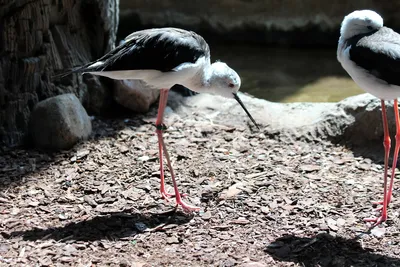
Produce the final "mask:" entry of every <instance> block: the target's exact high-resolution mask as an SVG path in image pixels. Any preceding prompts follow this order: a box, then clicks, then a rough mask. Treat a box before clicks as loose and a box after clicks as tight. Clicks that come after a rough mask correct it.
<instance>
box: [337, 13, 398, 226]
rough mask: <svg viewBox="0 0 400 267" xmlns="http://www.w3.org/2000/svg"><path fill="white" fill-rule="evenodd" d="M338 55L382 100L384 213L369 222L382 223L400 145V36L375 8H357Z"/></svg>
mask: <svg viewBox="0 0 400 267" xmlns="http://www.w3.org/2000/svg"><path fill="white" fill-rule="evenodd" d="M337 58H338V60H339V62H340V63H341V64H342V66H343V68H344V69H345V70H346V71H347V72H348V74H349V75H350V76H351V78H353V80H354V81H355V82H356V83H357V84H358V86H360V87H361V88H362V89H363V90H365V91H366V92H368V93H370V94H372V95H374V96H376V97H378V98H379V99H381V105H382V120H383V130H384V142H383V144H384V147H385V163H384V164H385V168H384V177H383V179H384V192H383V193H384V196H383V201H380V202H376V203H377V204H381V205H382V207H380V208H379V209H378V210H381V216H380V217H378V218H367V219H365V221H370V222H374V225H378V224H380V223H381V222H384V221H386V220H387V206H388V205H389V203H390V200H391V197H392V190H393V180H394V176H395V169H396V164H397V156H398V153H399V148H400V125H399V123H400V122H399V111H398V101H397V98H398V97H400V35H399V34H398V33H396V32H395V31H393V30H392V29H390V28H387V27H384V26H383V19H382V17H381V16H380V15H379V14H377V13H376V12H374V11H371V10H357V11H354V12H352V13H350V14H349V15H347V16H345V17H344V19H343V22H342V25H341V29H340V38H339V44H338V48H337ZM386 100H394V114H395V119H396V131H397V132H396V146H395V151H394V157H393V164H392V174H391V178H390V183H389V187H388V185H387V172H388V159H389V151H390V142H391V140H390V137H389V127H388V122H387V116H386V108H385V101H386Z"/></svg>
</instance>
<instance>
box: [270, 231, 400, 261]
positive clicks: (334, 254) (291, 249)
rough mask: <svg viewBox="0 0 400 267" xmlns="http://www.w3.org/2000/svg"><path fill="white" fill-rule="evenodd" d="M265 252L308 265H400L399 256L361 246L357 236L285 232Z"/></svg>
mask: <svg viewBox="0 0 400 267" xmlns="http://www.w3.org/2000/svg"><path fill="white" fill-rule="evenodd" d="M266 253H268V254H270V255H271V256H272V257H273V258H274V259H275V260H276V261H282V262H293V263H298V264H300V266H305V267H317V266H320V267H336V266H338V267H339V266H359V267H361V266H363V267H367V266H382V267H384V266H385V267H389V266H400V259H399V258H393V257H388V256H384V255H380V254H377V253H373V252H372V250H371V249H367V248H362V247H361V244H360V242H359V241H358V240H357V239H346V238H343V237H334V236H331V235H329V234H319V235H317V236H315V237H312V238H303V237H296V236H292V235H288V236H283V237H280V238H278V239H277V240H275V241H274V242H273V243H271V244H270V245H269V246H268V247H267V249H266Z"/></svg>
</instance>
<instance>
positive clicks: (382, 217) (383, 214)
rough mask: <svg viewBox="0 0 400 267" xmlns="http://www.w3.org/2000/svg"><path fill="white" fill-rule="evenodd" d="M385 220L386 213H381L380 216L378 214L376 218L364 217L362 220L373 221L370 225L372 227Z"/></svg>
mask: <svg viewBox="0 0 400 267" xmlns="http://www.w3.org/2000/svg"><path fill="white" fill-rule="evenodd" d="M386 220H387V213H382V215H381V216H379V217H378V218H365V219H364V222H372V223H374V224H373V225H372V227H375V226H377V225H379V224H381V223H383V222H385V221H386Z"/></svg>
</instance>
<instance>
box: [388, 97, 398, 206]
mask: <svg viewBox="0 0 400 267" xmlns="http://www.w3.org/2000/svg"><path fill="white" fill-rule="evenodd" d="M393 105H394V117H395V120H396V145H395V147H394V157H393V163H392V176H391V177H390V184H389V192H388V198H387V204H386V205H389V203H390V200H391V199H392V191H393V182H394V176H395V172H396V166H397V158H398V156H399V150H400V116H399V106H398V101H397V99H395V100H394V104H393Z"/></svg>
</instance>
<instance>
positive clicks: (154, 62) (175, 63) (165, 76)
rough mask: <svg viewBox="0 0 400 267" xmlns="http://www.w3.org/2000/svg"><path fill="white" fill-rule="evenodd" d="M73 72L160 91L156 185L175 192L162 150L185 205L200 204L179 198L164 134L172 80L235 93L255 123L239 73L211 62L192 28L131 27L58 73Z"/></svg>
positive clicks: (229, 95)
mask: <svg viewBox="0 0 400 267" xmlns="http://www.w3.org/2000/svg"><path fill="white" fill-rule="evenodd" d="M74 72H84V73H91V74H95V75H101V76H105V77H109V78H111V79H116V80H124V79H138V80H143V81H145V82H146V83H147V84H148V85H149V86H150V87H152V88H154V89H159V90H160V91H161V92H160V102H159V108H158V115H157V120H156V128H157V130H156V132H157V137H158V143H159V158H160V176H161V177H160V178H161V186H160V191H161V195H162V197H164V198H166V199H167V198H168V197H172V196H173V195H170V194H168V193H167V192H166V190H165V183H164V168H163V160H162V159H163V157H162V156H163V151H164V153H165V157H166V160H167V164H168V167H169V170H170V172H171V177H172V182H173V185H174V191H175V198H176V203H177V205H180V206H182V208H183V209H185V210H188V211H191V210H198V209H199V208H198V207H195V206H191V205H189V204H186V203H185V202H183V201H182V198H181V194H180V193H179V191H178V187H177V184H176V180H175V175H174V171H173V169H172V166H171V162H170V159H169V155H168V152H167V149H166V146H165V143H164V140H163V136H162V132H163V130H164V126H163V115H164V110H165V107H166V105H167V98H168V91H169V90H170V88H171V87H172V86H174V85H175V84H180V85H183V86H185V87H188V88H190V89H191V90H193V91H196V92H199V93H210V94H216V95H220V96H223V97H226V98H234V99H235V100H236V101H237V102H238V103H239V104H240V105H241V106H242V108H243V109H244V111H245V112H246V114H247V115H248V116H249V118H250V119H251V121H252V122H253V123H254V124H255V125H256V126H257V124H256V122H255V120H254V119H253V117H252V116H251V115H250V113H249V112H248V111H247V109H246V107H245V106H244V104H243V103H242V101H241V100H240V98H239V96H238V95H237V92H238V90H239V88H240V84H241V80H240V77H239V75H238V74H237V73H236V72H235V71H234V70H233V69H231V68H230V67H228V65H226V64H225V63H223V62H215V63H212V64H211V61H210V49H209V46H208V44H207V43H206V41H205V40H204V39H203V38H202V37H201V36H200V35H198V34H196V33H194V32H191V31H186V30H182V29H177V28H157V29H148V30H142V31H138V32H134V33H132V34H130V35H129V36H127V37H126V38H125V40H124V41H123V42H121V44H120V45H119V46H118V47H116V48H115V49H113V50H112V51H110V52H109V53H107V54H106V55H104V56H103V57H101V58H100V59H98V60H96V61H94V62H90V63H88V64H86V65H84V66H82V67H78V68H76V69H73V70H71V71H70V72H68V73H65V74H62V76H65V75H68V74H70V73H74ZM257 127H258V126H257Z"/></svg>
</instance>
